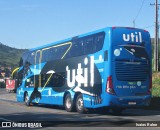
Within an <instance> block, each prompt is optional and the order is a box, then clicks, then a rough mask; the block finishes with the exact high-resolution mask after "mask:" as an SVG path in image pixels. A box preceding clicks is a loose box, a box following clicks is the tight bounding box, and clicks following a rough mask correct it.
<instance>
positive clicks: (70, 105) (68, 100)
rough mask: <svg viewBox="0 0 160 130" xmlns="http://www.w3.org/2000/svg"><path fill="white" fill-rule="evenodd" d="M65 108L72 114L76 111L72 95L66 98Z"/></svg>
mask: <svg viewBox="0 0 160 130" xmlns="http://www.w3.org/2000/svg"><path fill="white" fill-rule="evenodd" d="M64 107H65V110H66V111H67V112H72V111H73V110H74V104H73V100H72V98H71V95H70V94H67V95H66V97H65V100H64Z"/></svg>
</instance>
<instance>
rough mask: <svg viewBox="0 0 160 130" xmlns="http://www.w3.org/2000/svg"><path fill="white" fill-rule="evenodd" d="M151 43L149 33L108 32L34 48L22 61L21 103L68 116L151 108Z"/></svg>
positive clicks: (130, 30) (115, 29) (118, 29)
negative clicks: (46, 106)
mask: <svg viewBox="0 0 160 130" xmlns="http://www.w3.org/2000/svg"><path fill="white" fill-rule="evenodd" d="M151 54H152V53H151V40H150V35H149V33H148V32H147V31H146V30H142V29H137V28H129V27H106V28H103V29H100V30H97V31H93V32H90V33H86V34H82V35H78V36H75V37H72V38H69V39H65V40H62V41H59V42H54V43H51V44H47V45H44V46H41V47H37V48H34V49H30V50H29V51H28V52H26V53H24V54H23V56H22V58H21V60H20V68H19V70H18V88H17V94H16V96H17V101H19V102H25V104H26V105H30V104H31V103H32V104H34V103H36V104H53V105H61V106H64V107H65V109H66V111H68V112H71V111H73V110H75V109H76V110H77V112H79V113H83V112H85V110H86V109H87V108H110V109H112V110H113V111H114V112H119V113H120V112H122V110H123V109H125V108H129V107H142V106H148V105H149V104H150V100H151V88H152V69H151V58H152V57H151Z"/></svg>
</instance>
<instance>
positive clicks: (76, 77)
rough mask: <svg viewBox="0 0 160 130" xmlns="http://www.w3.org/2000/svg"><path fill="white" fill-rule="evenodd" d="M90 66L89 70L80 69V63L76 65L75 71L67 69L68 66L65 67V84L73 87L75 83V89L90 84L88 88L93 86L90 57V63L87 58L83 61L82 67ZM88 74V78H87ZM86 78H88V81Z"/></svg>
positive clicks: (91, 58) (92, 57) (92, 63)
mask: <svg viewBox="0 0 160 130" xmlns="http://www.w3.org/2000/svg"><path fill="white" fill-rule="evenodd" d="M88 64H90V65H89V66H90V68H86V67H84V68H83V67H82V63H78V68H77V69H72V70H71V69H69V66H66V71H67V84H68V86H69V87H74V86H75V85H76V83H77V86H76V87H81V85H82V84H84V87H87V86H88V83H89V82H90V86H91V87H93V85H94V56H91V57H90V63H89V60H88V58H87V57H86V58H85V59H84V65H85V66H87V65H88ZM89 74H90V76H89ZM88 77H90V78H89V79H88Z"/></svg>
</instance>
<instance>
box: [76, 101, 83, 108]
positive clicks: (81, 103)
mask: <svg viewBox="0 0 160 130" xmlns="http://www.w3.org/2000/svg"><path fill="white" fill-rule="evenodd" d="M77 108H78V110H82V109H83V99H82V98H79V99H78V100H77Z"/></svg>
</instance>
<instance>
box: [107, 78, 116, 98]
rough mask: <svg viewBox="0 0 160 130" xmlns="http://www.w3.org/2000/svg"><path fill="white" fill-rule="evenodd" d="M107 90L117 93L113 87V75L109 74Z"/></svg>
mask: <svg viewBox="0 0 160 130" xmlns="http://www.w3.org/2000/svg"><path fill="white" fill-rule="evenodd" d="M106 92H107V93H110V94H113V95H115V91H114V88H113V81H112V76H109V77H108V79H107V84H106Z"/></svg>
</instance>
